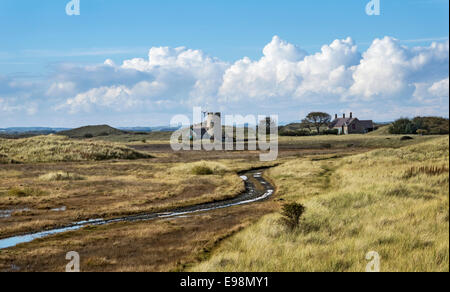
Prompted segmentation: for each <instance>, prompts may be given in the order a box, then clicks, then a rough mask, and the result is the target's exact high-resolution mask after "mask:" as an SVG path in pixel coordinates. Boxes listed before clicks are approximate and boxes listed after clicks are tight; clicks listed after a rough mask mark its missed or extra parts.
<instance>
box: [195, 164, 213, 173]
mask: <svg viewBox="0 0 450 292" xmlns="http://www.w3.org/2000/svg"><path fill="white" fill-rule="evenodd" d="M213 173H214V172H213V170H212V169H211V168H209V167H207V166H201V165H198V166H194V167H193V168H192V174H195V175H211V174H213Z"/></svg>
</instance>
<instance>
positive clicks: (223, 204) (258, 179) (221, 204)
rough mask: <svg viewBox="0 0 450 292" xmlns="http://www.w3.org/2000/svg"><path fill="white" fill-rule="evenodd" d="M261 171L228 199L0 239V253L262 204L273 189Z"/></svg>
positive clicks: (247, 174) (247, 177) (248, 176)
mask: <svg viewBox="0 0 450 292" xmlns="http://www.w3.org/2000/svg"><path fill="white" fill-rule="evenodd" d="M263 171H264V169H256V170H252V171H247V172H245V173H241V174H239V176H240V177H241V179H242V180H243V181H244V182H245V192H243V193H242V194H240V195H238V196H237V197H235V198H232V199H227V200H223V201H218V202H212V203H204V204H199V205H195V206H188V207H183V208H178V209H176V210H172V211H169V212H163V213H149V214H139V215H133V216H127V217H122V218H116V219H108V220H104V219H92V220H87V221H80V222H75V223H73V224H72V225H70V226H66V227H63V228H57V229H52V230H47V231H42V232H37V233H31V234H26V235H19V236H14V237H9V238H4V239H0V250H1V249H6V248H11V247H14V246H16V245H18V244H21V243H27V242H31V241H33V240H35V239H39V238H44V237H48V236H51V235H55V234H59V233H63V232H68V231H75V230H78V229H81V228H83V227H86V226H100V225H106V224H111V223H117V222H137V221H148V220H154V219H169V218H178V217H186V216H189V215H191V214H195V213H201V212H208V211H213V210H218V209H224V208H229V207H233V206H239V205H245V204H251V203H254V202H258V201H263V200H265V199H267V198H269V197H270V196H271V195H272V194H273V193H274V188H273V186H272V185H271V184H270V183H269V182H267V181H266V180H265V179H264V178H263V177H262V172H263Z"/></svg>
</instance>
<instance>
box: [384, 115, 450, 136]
mask: <svg viewBox="0 0 450 292" xmlns="http://www.w3.org/2000/svg"><path fill="white" fill-rule="evenodd" d="M389 133H391V134H401V135H408V134H419V135H447V134H449V120H448V119H445V118H439V117H416V118H414V119H412V120H410V119H406V118H402V119H399V120H397V121H395V122H394V123H393V124H392V125H391V127H390V128H389Z"/></svg>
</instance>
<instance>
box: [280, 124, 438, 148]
mask: <svg viewBox="0 0 450 292" xmlns="http://www.w3.org/2000/svg"><path fill="white" fill-rule="evenodd" d="M402 137H404V136H402V135H386V134H384V130H381V129H380V132H374V133H372V134H367V135H362V134H361V135H345V136H333V135H330V136H309V137H280V138H279V143H280V148H281V149H283V148H295V149H345V148H367V149H377V148H400V147H404V146H409V145H414V144H417V143H421V142H426V141H430V140H433V139H435V138H436V136H419V135H410V137H411V138H413V139H411V140H406V141H403V140H402Z"/></svg>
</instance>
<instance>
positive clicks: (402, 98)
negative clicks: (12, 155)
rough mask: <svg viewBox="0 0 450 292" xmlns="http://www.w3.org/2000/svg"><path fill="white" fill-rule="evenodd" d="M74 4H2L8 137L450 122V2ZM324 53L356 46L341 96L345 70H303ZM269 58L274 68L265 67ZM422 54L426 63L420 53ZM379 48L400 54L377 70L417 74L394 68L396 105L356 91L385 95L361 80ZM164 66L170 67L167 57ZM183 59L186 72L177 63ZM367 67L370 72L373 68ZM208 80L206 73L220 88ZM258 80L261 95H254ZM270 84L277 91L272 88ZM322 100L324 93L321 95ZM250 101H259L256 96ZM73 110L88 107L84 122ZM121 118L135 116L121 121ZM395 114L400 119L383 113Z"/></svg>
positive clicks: (1, 94)
mask: <svg viewBox="0 0 450 292" xmlns="http://www.w3.org/2000/svg"><path fill="white" fill-rule="evenodd" d="M68 2H69V0H39V1H29V0H0V128H1V127H6V126H38V125H42V126H69V127H72V126H78V125H83V124H87V123H110V124H113V125H115V126H135V125H149V124H152V125H156V124H158V125H162V124H167V123H168V121H169V120H170V117H171V116H172V115H173V114H176V113H185V112H186V113H188V112H189V108H192V106H193V105H200V106H205V107H208V108H209V109H210V110H222V111H225V112H227V111H229V112H230V113H241V114H247V113H251V112H250V111H249V108H251V109H254V110H255V111H257V112H254V114H266V113H275V114H279V115H280V120H286V121H288V120H297V119H299V118H300V117H301V115H303V114H304V113H306V112H307V111H308V110H313V109H318V110H324V111H328V112H330V113H334V112H339V113H340V112H343V111H347V110H354V111H357V112H359V113H361V115H362V117H364V118H374V119H377V120H390V119H393V118H395V117H398V116H405V115H408V113H411V115H413V114H416V113H420V111H419V109H422V108H424V109H425V110H424V111H423V112H424V114H437V115H445V111H444V110H446V109H447V111H448V93H447V94H446V96H445V94H444V96H442V94H443V93H442V92H444V93H445V89H446V88H447V91H448V72H447V73H444V71H445V69H446V68H448V35H449V32H448V29H449V14H448V10H449V7H448V6H449V2H448V1H446V0H428V1H427V0H417V1H414V0H411V1H405V0H381V15H380V16H368V15H366V13H365V6H366V4H367V3H368V2H369V1H368V0H346V1H336V0H315V1H299V0H297V1H287V0H285V1H283V0H279V1H264V0H240V1H235V0H227V1H219V0H210V1H204V0H190V1H186V0H183V1H181V0H179V1H174V0H164V1H163V0H158V1H149V0H145V1H144V0H142V1H141V0H130V1H118V0H108V1H106V0H81V1H80V2H81V15H80V16H67V15H66V13H65V6H66V4H67V3H68ZM275 36H277V38H274V37H275ZM386 36H388V37H391V38H392V39H389V40H386V39H385V41H384V42H381V43H380V44H378V47H374V40H376V39H380V40H383V38H384V37H386ZM348 37H350V38H351V43H348V42H342V44H340V45H339V44H337V45H336V46H334V47H333V46H331V44H332V43H333V42H334V41H335V40H346V39H347V38H348ZM433 42H436V43H437V44H441V45H443V48H437V49H436V51H433V52H431V53H430V50H433V49H427V48H431V47H432V46H433V45H432V43H433ZM289 45H292V46H295V50H296V51H295V52H293V51H292V50H293V49H292V50H291V49H290V48H289ZM324 45H327V46H330V47H331V49H332V50H336V51H339V50H342V52H343V51H345V50H348V49H349V48H351V47H353V46H357V52H353V53H354V55H353V56H347V57H345V58H344V57H342V55H340V54H338V53H336V56H335V55H333V54H332V56H331V57H330V58H335V59H333V60H330V62H328V63H327V64H328V65H330V64H332V63H333V64H334V63H336V62H337V63H339V66H344V67H345V68H344V69H345V70H347V69H348V72H346V73H345V72H341V73H339V74H342V76H341V75H340V76H339V80H340V81H339V82H342V86H341V85H339V84H336V82H335V81H330V80H331V79H330V76H335V75H336V74H338V73H336V72H337V71H336V72H335V73H334V75H330V74H331V71H333V70H336V69H338V67H339V66H337V67H336V66H334V67H333V66H332V65H330V66H331V67H329V71H330V72H328V73H329V74H326V72H318V73H317V72H316V71H315V70H314V69H311V68H310V67H308V66H309V65H308V64H316V63H315V61H314V62H313V61H311V62H309V63H308V64H305V63H306V62H303V63H301V62H302V61H304V58H305V57H306V56H314V54H316V53H322V54H323V55H324V56H325V55H327V53H326V52H324V51H322V47H323V46H324ZM181 46H182V47H185V48H186V49H185V50H186V51H184V53H183V51H177V52H175V51H165V52H163V53H162V54H163V55H164V56H163V57H164V58H166V60H165V61H161V62H160V63H152V61H151V60H150V61H149V60H148V54H149V50H150V49H151V48H159V47H168V48H177V47H181ZM265 47H266V48H268V50H267V51H270V52H269V53H268V55H265V54H263V49H264V48H265ZM286 47H287V49H286V50H285V49H283V48H286ZM344 47H346V48H344ZM414 47H420V48H422V49H421V51H420V52H417V49H414ZM371 48H372V52H376V51H377V48H378V50H379V51H380V50H381V51H383V50H384V49H389V48H394V49H398V51H399V52H400V51H401V53H400V54H402V56H400V57H399V55H398V54H392V55H389V56H384V57H383V56H378V58H391V59H392V60H394V61H393V62H391V64H394V65H395V64H397V63H398V62H397V63H396V61H395V60H397V59H396V58H397V57H398V58H400V59H401V62H403V63H405V62H411V66H406V65H405V66H403V67H401V68H399V67H398V66H396V65H395V66H394V65H393V66H394V67H393V68H391V69H392V70H399V71H397V74H398V75H401V76H403V78H402V79H401V80H394V81H393V83H395V84H396V83H398V84H400V83H401V82H403V83H404V84H402V85H398V84H397V85H398V86H397V85H396V86H393V87H395V88H392V90H391V91H386V90H385V89H383V88H380V89H379V90H377V89H376V88H363V87H362V85H360V84H359V83H358V80H359V82H360V83H361V82H363V79H364V78H368V77H367V76H372V75H376V74H378V75H379V76H380V78H375V79H376V80H375V81H377V82H381V81H383V80H382V77H383V76H384V75H386V74H384V73H383V72H379V71H376V72H378V73H376V74H375V73H374V74H372V73H370V74H369V72H366V71H367V70H368V69H367V67H368V66H366V67H363V66H361V68H359V70H358V68H356V67H355V66H357V65H358V64H360V63H361V60H364V55H365V53H366V52H367V51H368V50H370V49H371ZM383 48H384V49H383ZM190 49H191V50H198V51H195V52H197V53H198V54H191V53H189V52H190V51H189V50H190ZM199 52H200V53H199ZM155 54H156V55H157V56H160V55H161V52H157V51H155ZM271 54H272V55H271ZM280 54H281V55H280ZM283 54H285V55H283ZM292 54H294V55H295V56H294V55H292ZM358 54H359V57H357V55H358ZM414 54H415V55H414ZM421 54H429V55H427V56H428V57H429V58H434V59H432V60H431V59H430V60H431V61H429V62H428V63H423V64H421V66H422V67H421V68H420V69H417V66H414V62H415V59H414V58H420V56H422V55H421ZM439 54H440V55H439ZM186 55H188V56H190V57H192V58H193V59H192V60H194V61H195V62H199V63H195V65H192V66H193V67H190V68H186V67H185V64H184V63H183V64H181V65H180V61H179V58H185V56H186ZM288 55H289V56H290V57H289V56H288ZM367 55H369V54H367ZM413 55H414V56H413ZM437 55H439V56H437ZM445 55H447V57H445ZM180 56H181V57H180ZM273 56H276V58H275V59H276V60H275V59H274V58H272V57H273ZM327 56H328V55H327ZM430 56H433V57H430ZM173 57H175V58H178V61H176V62H175V63H173V64H172V63H170V62H168V61H167V60H169V59H170V60H173ZM245 57H249V58H250V61H251V62H253V63H251V64H246V65H245V66H244V67H245V68H244V67H243V66H241V65H242V64H240V63H239V62H240V61H242V60H244V58H245ZM322 57H323V56H322ZM341 57H342V58H341ZM422 57H423V56H422ZM134 58H142V59H144V60H147V62H149V64H146V65H145V66H144V67H145V68H144V67H142V66H140V65H137V64H136V63H133V64H134V65H132V66H128V67H127V68H125V69H126V70H125V69H124V67H123V62H124V61H125V60H132V59H134ZM374 58H375V59H374V60H372V61H373V63H374V64H376V63H377V62H376V58H377V57H374ZM402 58H403V59H402ZM106 59H109V60H110V61H108V64H109V65H108V66H105V65H103V64H104V62H105V60H106ZM265 59H270V60H269V61H267V60H265ZM317 59H318V60H319V59H321V58H320V56H317ZM322 59H323V58H322ZM183 60H184V59H183ZM192 60H190V61H189V62H190V64H193V63H192V62H193V61H192ZM211 60H212V61H211ZM380 60H381V59H380ZM211 62H213V63H214V66H210V63H211ZM286 62H288V63H289V64H288V65H289V66H290V67H289V66H288V65H286ZM200 63H201V64H203V65H204V66H206V67H201V66H203V65H200ZM363 63H364V62H363ZM366 63H368V64H371V62H370V61H369V60H367V62H366ZM111 64H112V65H111ZM164 66H165V67H164ZM174 66H175V67H176V66H181V67H179V68H178V69H176V68H174ZM233 66H234V67H233ZM317 66H319V67H322V68H325V67H326V66H325V65H320V64H317ZM125 67H126V66H125ZM288 67H289V68H288ZM156 68H159V69H158V70H159V71H155V70H157V69H156ZM230 68H231V69H236V70H240V71H239V72H238V73H237V75H236V76H234V75H233V74H231V73H232V72H235V71H236V70H234V71H233V70H231V71H230ZM270 68H278V70H277V72H278V73H276V72H275V73H274V72H270V70H269V69H270ZM305 68H306V69H305ZM371 68H374V66H372V67H371ZM169 69H170V70H172V71H170V70H169ZM266 69H267V70H269V71H267V75H265V76H254V77H253V78H250V80H248V81H247V82H248V83H247V84H245V83H243V82H244V81H242V79H243V78H239V74H242V75H241V77H242V76H244V77H245V76H250V75H251V74H253V73H255V72H256V71H258V70H262V71H264V70H266ZM366 69H367V70H366ZM133 70H134V71H133ZM364 70H366V71H364ZM373 70H377V69H373ZM86 71H87V72H91V73H92V72H93V71H94V72H96V74H92V75H89V76H91V77H92V78H94V79H96V80H103V81H104V82H100V81H99V82H90V81H87V80H84V77H83V76H87V74H88V73H86ZM131 71H133V72H131ZM447 71H448V70H447ZM179 72H184V73H185V74H184V75H183V74H181V73H179ZM202 72H209V73H208V74H209V75H210V76H211V77H210V78H208V77H207V76H205V74H202ZM280 72H282V73H280ZM305 72H309V73H311V72H313V73H314V72H316V73H317V74H316V73H314V74H313V73H311V74H313V75H305V74H309V73H305ZM430 72H431V73H432V74H428V73H430ZM227 73H228V74H227ZM319 73H320V74H319ZM277 74H278V75H277ZM280 74H281V75H283V76H284V77H283V76H282V77H280ZM355 74H356V75H355ZM181 75H182V76H181ZM431 75H433V78H431V77H430V76H431ZM270 76H272V77H273V78H272V79H271V78H270ZM351 76H353V77H351ZM355 76H356V77H355ZM396 76H397V75H396ZM258 78H260V79H261V80H260V81H261V82H260V83H257V82H256V81H257V79H258ZM274 78H275V79H274ZM280 78H281V79H280ZM333 78H334V77H333ZM349 78H350V79H352V80H350V81H349ZM358 78H359V79H358ZM383 78H388V77H386V76H384V77H383ZM244 79H245V78H244ZM294 79H295V80H294ZM357 79H358V80H357ZM360 79H361V80H360ZM388 79H389V78H388ZM255 80H256V81H255ZM389 80H390V79H389ZM238 81H239V82H240V83H237V82H238ZM372 81H373V82H372V83H376V82H375V81H374V80H372ZM270 82H273V83H274V84H276V86H272V87H270V86H267V88H266V87H265V85H267V84H268V83H270ZM330 82H331V83H333V84H331V83H330ZM350 82H351V83H352V84H350ZM250 83H251V84H250ZM196 84H197V87H196V88H193V87H195V85H196ZM199 84H200V85H199ZM206 84H207V85H206ZM214 84H215V85H214ZM280 84H281V85H280ZM382 84H383V83H382V82H381V83H379V84H378V86H383V85H382ZM282 86H284V87H283V88H282V89H280V88H281V87H282ZM315 86H318V87H323V88H327V89H326V90H325V89H324V90H312V89H311V88H313V87H315ZM374 86H377V85H376V84H374ZM446 86H447V87H446ZM168 87H170V89H168ZM253 87H255V90H253V91H250V90H249V89H252V88H253ZM411 87H414V88H413V89H411ZM55 88H57V89H58V88H59V89H60V90H59V91H58V92H57V90H54V89H55ZM162 88H165V90H163V89H162ZM236 88H242V89H243V90H241V91H238V90H236ZM261 88H262V89H264V90H260V89H261ZM137 90H139V92H137ZM147 91H148V92H147ZM350 91H351V92H350ZM183 92H184V94H183ZM147 93H148V94H147ZM315 94H316V95H317V96H318V97H317V98H316V97H315V96H314V95H315ZM292 96H294V97H293V98H292ZM355 96H357V97H358V98H356V97H355ZM108 98H110V99H108ZM99 100H100V101H99ZM74 101H78V103H77V104H78V105H80V104H81V106H79V108H75V105H74ZM120 104H122V105H123V104H126V106H124V107H123V108H121V109H120V110H118V109H117V105H120ZM365 104H366V105H365ZM369 104H370V105H369ZM387 104H388V105H389V110H386V109H383V108H382V107H383V105H384V106H387ZM251 105H257V106H253V107H252V106H251ZM273 105H275V106H273ZM249 106H250V107H249ZM114 107H116V108H114ZM405 107H407V110H405ZM374 109H376V111H374ZM270 110H273V111H274V112H269V111H270ZM381 112H384V113H383V114H380V113H381ZM387 112H389V113H387ZM447 115H448V114H447ZM372 116H373V117H372Z"/></svg>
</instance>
